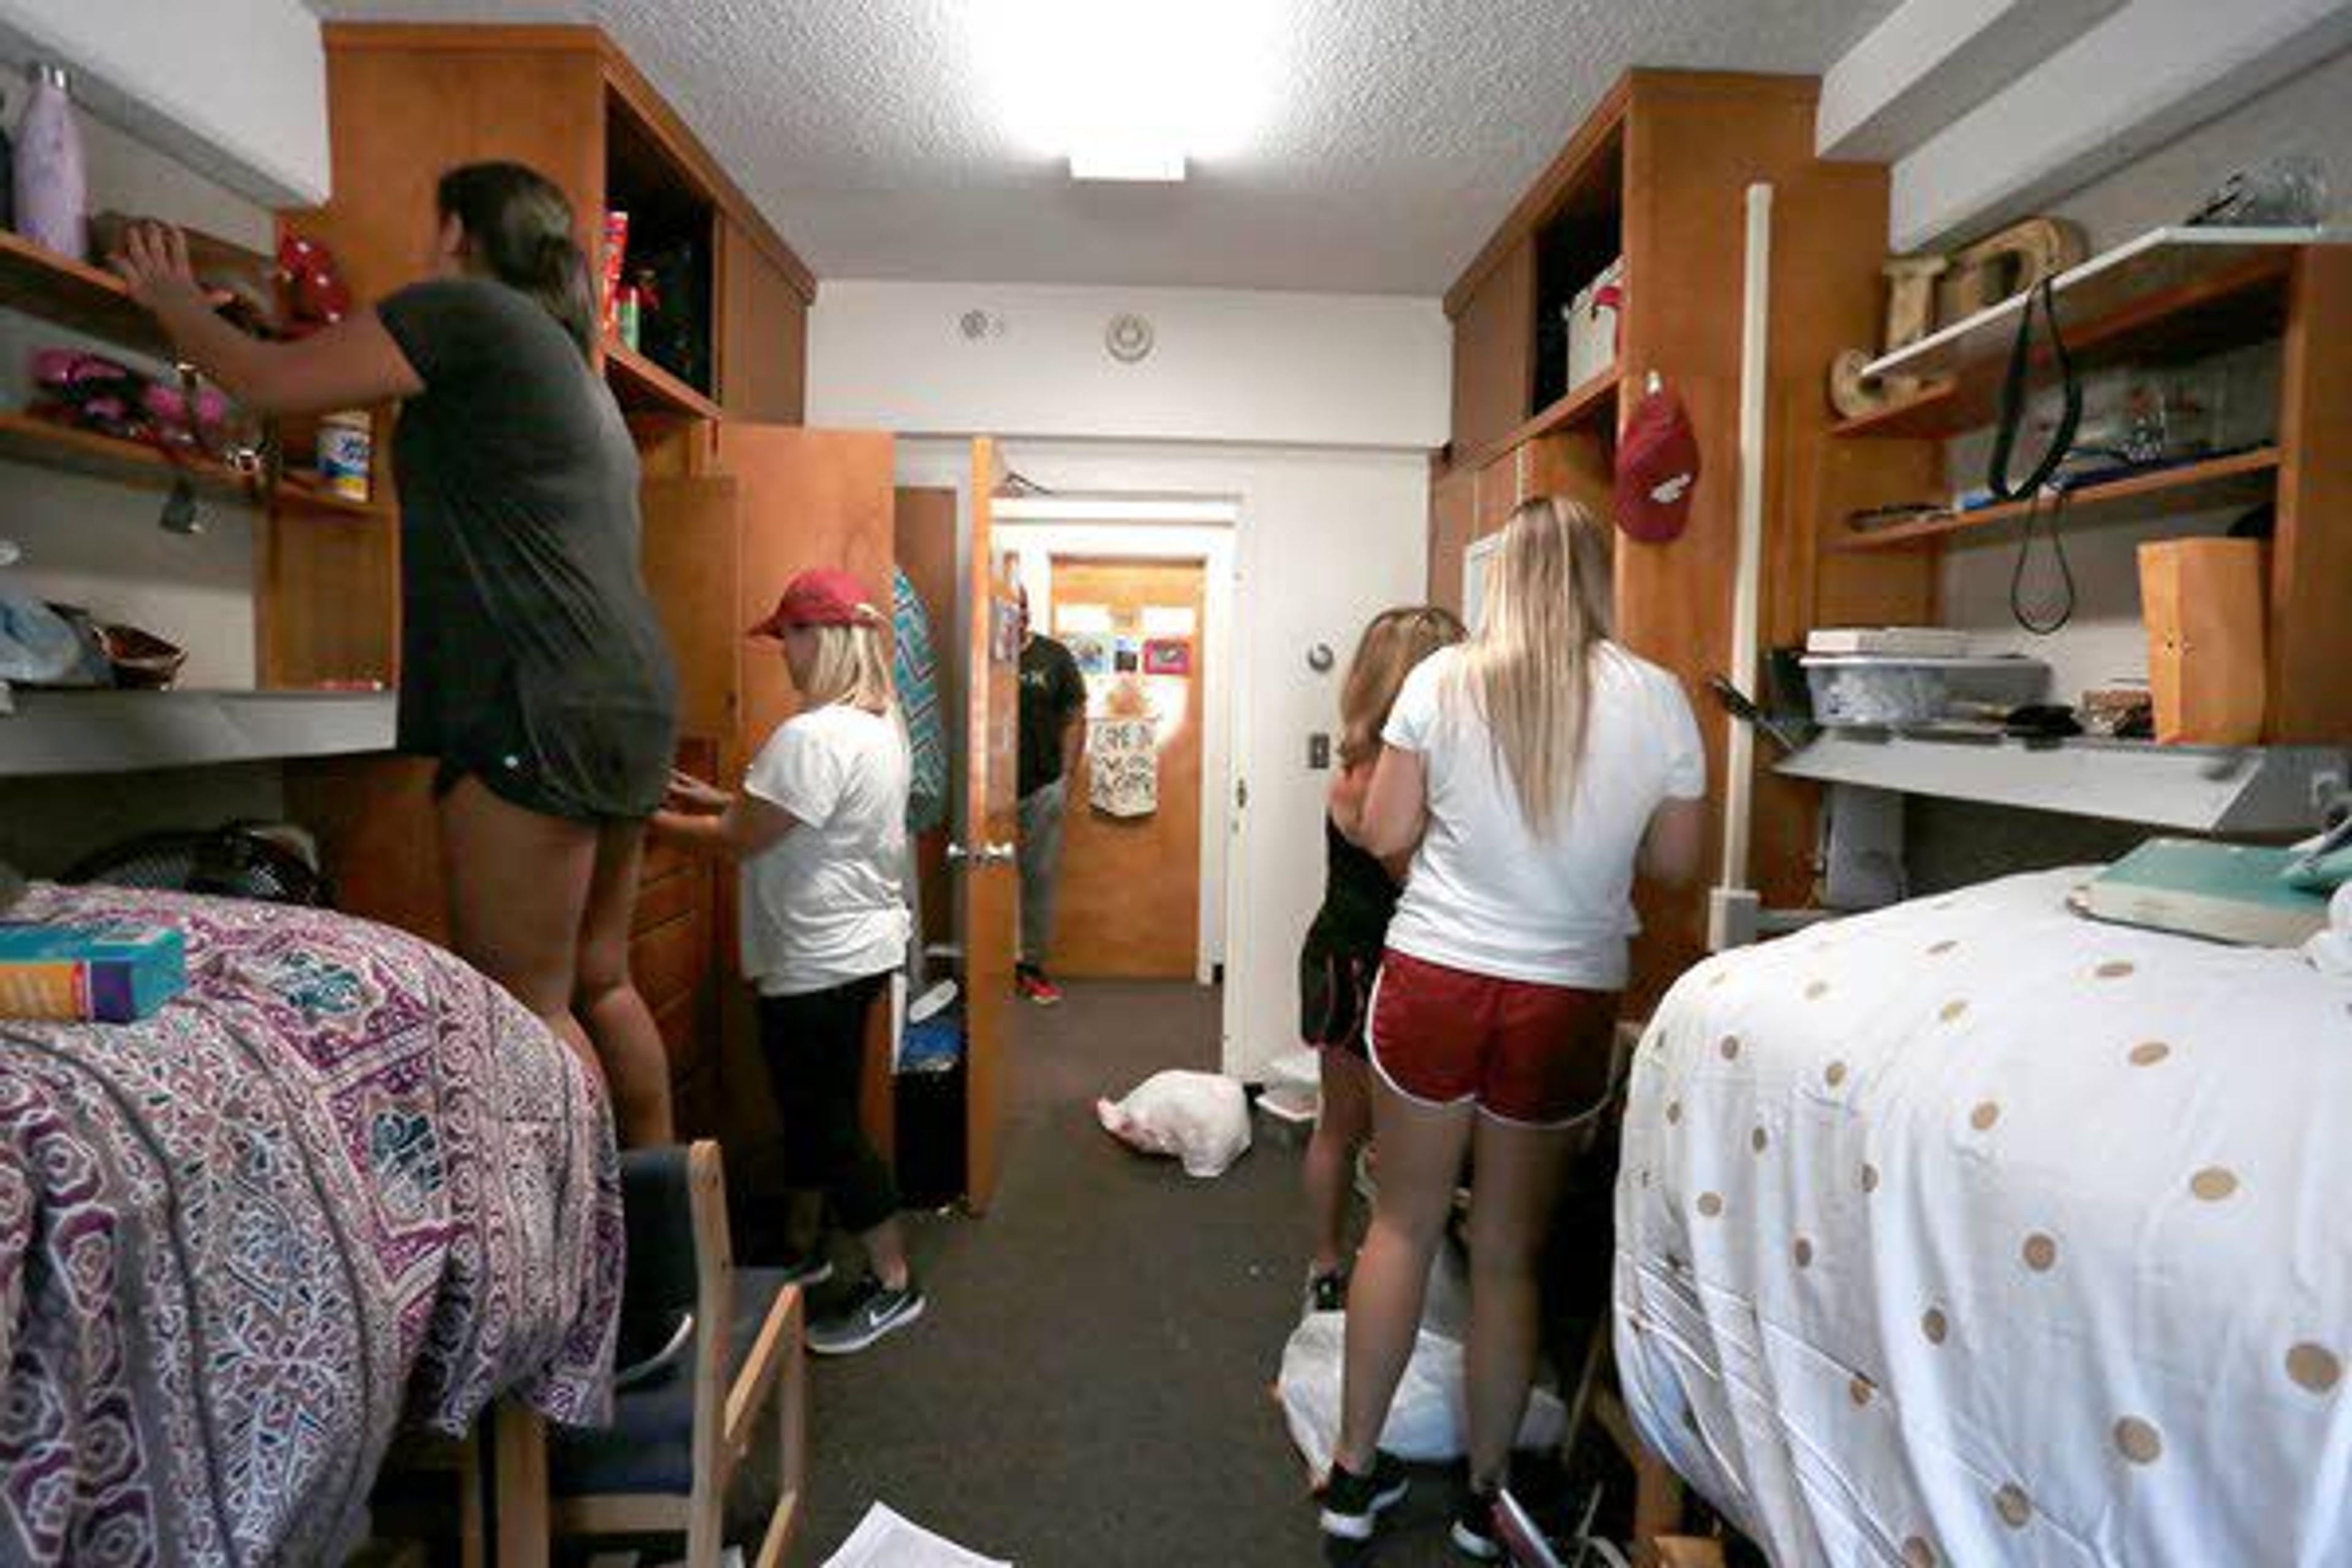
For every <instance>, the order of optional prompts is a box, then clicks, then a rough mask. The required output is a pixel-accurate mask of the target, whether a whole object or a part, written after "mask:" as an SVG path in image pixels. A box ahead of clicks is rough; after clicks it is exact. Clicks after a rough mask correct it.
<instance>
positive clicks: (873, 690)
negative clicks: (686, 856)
mask: <svg viewBox="0 0 2352 1568" xmlns="http://www.w3.org/2000/svg"><path fill="white" fill-rule="evenodd" d="M883 625H884V620H883V613H882V610H881V608H880V601H878V600H877V599H876V598H875V597H874V596H873V595H871V594H870V593H868V592H867V591H866V586H865V584H862V583H860V582H858V580H857V579H856V577H853V576H851V575H850V574H848V573H846V572H833V571H818V572H803V573H802V574H800V575H799V576H797V577H795V578H793V581H792V583H791V584H790V585H789V586H788V587H786V588H785V590H784V596H783V599H782V602H780V603H779V604H778V605H776V611H775V614H773V615H772V616H769V617H768V618H767V619H766V620H764V621H762V622H761V623H760V624H759V625H758V626H754V627H753V628H752V630H751V635H752V636H754V637H773V638H775V639H777V640H778V641H781V642H782V644H783V649H784V664H785V666H786V668H789V669H790V670H791V672H792V678H793V686H794V687H795V688H796V689H798V690H799V692H800V694H801V703H802V708H801V711H800V713H799V715H798V716H797V717H794V718H792V719H789V720H786V721H784V722H783V723H782V724H781V725H779V726H778V727H777V729H776V732H775V733H774V734H772V735H771V736H769V737H768V741H767V743H766V744H765V745H763V746H761V748H760V754H759V755H758V756H757V757H754V758H753V759H752V761H751V767H750V769H749V770H748V771H746V772H745V773H744V775H743V787H742V789H741V791H740V793H738V794H735V795H729V794H727V793H726V792H725V791H723V790H719V789H714V788H713V787H711V786H710V785H709V784H705V783H703V782H702V781H701V780H699V779H690V778H687V777H685V776H683V775H680V776H679V778H678V779H677V782H676V784H674V785H673V786H672V789H671V792H670V808H669V809H668V810H667V811H665V812H663V813H662V814H661V815H660V816H657V817H656V818H655V819H654V829H655V831H656V833H658V834H659V835H661V836H662V837H664V838H669V839H675V840H677V841H678V842H680V843H683V844H686V845H688V846H689V847H694V848H698V849H699V850H701V851H702V852H704V853H706V854H711V855H717V856H720V857H723V858H727V859H730V860H732V861H735V862H736V863H737V864H738V865H740V867H741V868H742V870H741V874H740V878H739V881H740V887H741V896H742V903H743V911H742V916H741V925H742V933H743V973H745V974H746V975H747V976H748V977H750V979H751V983H752V984H754V985H755V986H757V987H758V989H759V993H760V1046H761V1052H762V1054H763V1055H765V1056H766V1058H767V1059H768V1078H769V1081H770V1083H771V1084H772V1086H773V1088H774V1090H775V1095H776V1109H777V1110H778V1112H779V1113H780V1117H781V1120H782V1123H783V1128H782V1131H783V1157H784V1180H785V1183H786V1184H788V1185H789V1186H790V1187H791V1188H792V1189H793V1209H792V1212H791V1214H789V1215H787V1216H786V1218H787V1230H788V1233H789V1234H788V1237H787V1240H788V1241H789V1243H790V1245H791V1246H792V1247H793V1253H794V1258H793V1263H792V1264H791V1266H790V1272H791V1275H792V1277H793V1281H794V1282H795V1283H798V1284H803V1285H814V1284H817V1283H820V1282H821V1281H823V1280H824V1279H827V1278H829V1277H830V1276H831V1275H832V1273H833V1267H832V1265H831V1264H830V1263H828V1262H826V1261H825V1258H824V1251H823V1249H822V1247H821V1246H820V1245H819V1244H820V1242H821V1239H822V1237H823V1221H824V1206H825V1205H827V1204H830V1205H831V1206H832V1209H833V1215H834V1218H835V1220H837V1221H839V1222H840V1225H841V1227H842V1228H843V1229H845V1230H846V1231H849V1232H850V1233H851V1234H853V1235H855V1236H856V1237H857V1239H858V1241H859V1242H860V1244H861V1245H862V1246H863V1247H864V1248H865V1251H866V1267H867V1270H868V1272H867V1275H866V1279H864V1280H862V1281H861V1282H860V1283H859V1285H858V1288H857V1289H856V1290H855V1291H854V1292H852V1293H851V1295H850V1297H849V1299H848V1300H846V1301H845V1302H843V1303H841V1304H840V1305H839V1306H837V1307H835V1309H834V1310H831V1311H829V1312H827V1313H825V1314H824V1316H822V1317H820V1318H818V1319H816V1320H814V1321H812V1322H811V1323H810V1324H809V1329H808V1348H809V1349H811V1350H813V1351H814V1352H817V1353H818V1354H820V1355H846V1354H849V1353H851V1352H856V1351H861V1350H864V1349H865V1348H866V1346H868V1345H870V1344H872V1343H873V1342H875V1341H877V1340H878V1339H880V1338H882V1337H883V1336H884V1335H885V1334H888V1333H891V1332H893V1331H897V1330H898V1329H902V1328H905V1327H906V1326H907V1325H908V1324H909V1323H912V1322H913V1321H915V1320H916V1319H918V1318H919V1317H921V1316H922V1315H923V1293H922V1291H921V1290H920V1289H918V1288H917V1287H916V1284H915V1278H914V1275H913V1273H912V1272H911V1271H910V1269H909V1268H908V1263H907V1242H906V1235H905V1229H904V1227H903V1226H901V1225H900V1224H899V1222H898V1185H897V1184H896V1183H895V1182H894V1181H893V1180H892V1178H891V1175H890V1167H889V1165H888V1164H887V1163H886V1162H885V1161H884V1160H883V1158H882V1156H881V1155H880V1154H879V1153H877V1152H876V1150H875V1148H874V1145H873V1144H872V1143H870V1142H867V1140H866V1131H865V1124H864V1121H862V1119H861V1118H860V1116H859V1114H858V1093H859V1090H860V1089H861V1088H862V1087H863V1085H864V1082H865V1068H866V1017H867V1016H868V1015H869V1014H870V1013H871V1012H872V1011H873V1008H874V1003H875V1001H876V999H877V997H879V996H880V995H881V994H883V992H884V991H885V990H886V989H887V988H888V986H889V984H890V976H891V975H892V974H894V973H897V972H898V968H899V966H900V965H901V964H903V963H905V962H906V960H907V942H908V939H909V937H910V936H911V935H912V927H913V921H912V920H911V919H910V918H909V917H908V912H907V901H906V897H905V894H904V891H903V889H902V887H901V884H900V880H899V871H900V868H902V867H903V866H905V864H906V863H907V794H908V785H909V784H910V782H911V779H912V775H913V771H914V764H913V762H912V759H911V757H910V755H909V751H908V742H907V731H906V726H905V724H904V723H903V722H902V721H900V719H899V717H898V705H897V702H896V700H895V699H894V696H893V693H892V690H891V685H890V655H889V652H888V649H887V647H886V646H885V644H884V641H883V631H882V628H883Z"/></svg>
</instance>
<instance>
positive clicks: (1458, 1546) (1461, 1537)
mask: <svg viewBox="0 0 2352 1568" xmlns="http://www.w3.org/2000/svg"><path fill="white" fill-rule="evenodd" d="M1495 1500H1496V1499H1495V1494H1494V1493H1493V1492H1482V1491H1479V1490H1476V1489H1474V1488H1471V1487H1464V1488H1463V1489H1462V1499H1461V1500H1460V1501H1459V1502H1457V1503H1455V1504H1454V1529H1453V1531H1452V1534H1453V1536H1454V1551H1456V1552H1460V1553H1462V1555H1463V1556H1465V1557H1471V1558H1475V1559H1476V1560H1477V1561H1479V1562H1481V1563H1493V1562H1496V1561H1497V1560H1498V1559H1500V1558H1501V1557H1502V1555H1503V1534H1502V1531H1501V1529H1500V1528H1499V1527H1497V1526H1496V1523H1495Z"/></svg>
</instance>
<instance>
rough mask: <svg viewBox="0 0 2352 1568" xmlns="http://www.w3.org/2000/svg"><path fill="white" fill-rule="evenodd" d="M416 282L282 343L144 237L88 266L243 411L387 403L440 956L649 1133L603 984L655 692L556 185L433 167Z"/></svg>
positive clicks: (656, 1139) (661, 738) (651, 1051)
mask: <svg viewBox="0 0 2352 1568" xmlns="http://www.w3.org/2000/svg"><path fill="white" fill-rule="evenodd" d="M436 205H437V208H438V211H437V215H436V216H437V225H436V229H435V232H434V237H433V244H432V248H431V250H430V253H429V255H428V257H427V268H428V271H429V272H430V277H429V278H428V279H426V280H425V281H423V282H419V283H414V284H411V285H410V286H409V287H407V288H405V289H401V290H400V291H399V292H397V293H395V294H394V295H392V296H391V297H390V298H388V299H386V300H383V302H382V303H380V304H378V305H377V306H375V307H374V308H373V310H355V311H353V312H352V314H350V315H349V316H347V317H345V318H344V319H343V320H342V321H339V322H337V323H336V324H334V325H333V326H331V327H328V328H326V329H324V330H323V331H319V332H318V333H316V334H314V335H312V336H310V337H307V338H303V339H300V340H299V341H297V342H259V341H257V340H256V339H253V338H250V337H247V335H245V334H244V333H243V332H241V331H237V330H236V328H234V327H232V326H230V325H229V324H228V323H227V322H226V321H222V320H221V319H220V318H219V317H217V316H216V315H215V314H214V313H213V310H212V307H211V303H210V301H209V300H207V299H206V297H205V291H204V289H202V288H201V287H200V286H199V285H198V283H197V282H196V280H195V279H194V275H193V273H192V272H191V271H190V269H189V266H188V254H187V247H186V243H185V241H184V239H183V238H182V237H181V235H180V234H179V232H178V231H177V230H175V229H172V228H169V227H166V226H160V225H152V224H150V225H141V226H137V227H135V228H134V229H133V230H132V231H131V234H130V235H129V237H128V238H127V240H126V242H125V246H124V253H123V254H122V255H121V256H119V257H117V258H114V265H115V268H116V270H118V271H119V272H121V274H122V277H123V279H124V280H125V281H127V282H128V283H129V284H130V286H131V295H132V297H133V298H135V299H136V300H138V301H139V302H140V303H141V304H142V305H144V306H146V307H147V308H148V309H149V310H152V311H153V312H154V314H155V317H156V319H157V320H158V321H161V322H162V324H163V329H164V331H166V332H167V333H169V334H170V336H171V339H172V342H173V345H174V347H175V348H176V349H177V351H178V353H179V354H180V356H181V357H182V358H183V359H185V360H187V361H189V362H190V363H194V365H196V366H197V367H198V368H199V369H201V370H203V371H204V372H205V374H208V375H210V376H211V377H212V378H213V379H214V380H215V381H216V382H218V383H219V384H220V385H221V386H222V388H223V389H224V390H225V391H226V392H227V393H228V395H230V396H231V397H233V398H235V399H236V401H237V402H238V403H240V404H242V405H245V406H246V407H247V408H249V409H252V410H254V411H255V412H257V413H259V414H264V415H282V414H316V413H326V412H329V411H331V410H334V409H339V408H354V407H365V406H369V405H374V404H379V403H384V402H389V401H391V400H393V399H394V398H398V399H400V400H402V409H401V416H400V421H399V427H398V431H397V436H396V439H395V441H394V447H393V470H394V476H395V478H396V479H397V481H398V487H399V491H400V503H401V552H400V567H401V663H400V723H399V742H398V743H399V748H400V750H402V751H404V752H410V753H413V754H416V755H422V756H427V757H432V758H435V759H436V760H437V762H438V763H439V764H440V765H439V771H438V773H437V775H436V779H435V781H434V796H435V799H436V803H437V815H438V819H439V827H440V840H441V867H442V877H443V881H444V884H445V887H446V897H447V900H448V916H449V942H450V946H451V947H452V948H453V949H455V950H456V952H457V954H458V955H459V956H460V957H462V958H464V959H466V960H467V962H469V963H472V964H473V965H474V966H475V967H476V968H478V969H479V970H481V971H482V972H483V973H486V974H488V976H489V977H490V978H491V979H493V980H495V981H497V982H498V983H499V984H501V985H503V986H505V987H506V989H507V990H508V991H509V992H511V993H512V994H514V996H515V997H516V999H517V1000H519V1001H520V1002H521V1003H522V1005H524V1006H526V1007H528V1008H530V1010H531V1011H532V1012H533V1013H535V1014H537V1015H538V1016H540V1018H541V1020H543V1021H544V1022H545V1023H546V1024H547V1026H549V1027H550V1028H551V1029H553V1030H554V1031H555V1032H556V1033H557V1034H558V1035H560V1036H562V1038H563V1039H564V1041H565V1042H566V1043H567V1044H568V1045H570V1046H571V1047H572V1049H573V1050H575V1051H576V1052H578V1053H579V1054H580V1056H581V1058H583V1060H585V1061H586V1062H587V1063H588V1064H589V1065H590V1066H591V1067H595V1068H601V1070H602V1075H603V1077H604V1081H605V1083H606V1085H607V1086H608V1088H609V1089H610V1090H611V1092H612V1098H613V1104H614V1114H615V1117H616V1119H617V1121H618V1122H619V1127H620V1135H621V1141H622V1142H624V1143H625V1144H631V1145H643V1144H653V1143H667V1142H670V1141H671V1129H670V1109H669V1069H668V1058H667V1055H666V1054H665V1053H664V1051H663V1049H662V1043H661V1036H660V1034H659V1033H658V1031H657V1030H656V1028H655V1026H654V1021H653V1017H652V1016H651V1015H650V1014H649V1013H648V1012H647V1011H646V1005H645V1002H644V1000H643V999H642V998H641V997H640V996H639V995H638V994H637V991H636V988H635V984H633V983H632V981H631V979H630V976H629V967H628V942H629V921H630V915H631V913H632V910H633V909H634V906H635V900H636V889H637V865H638V858H639V852H640V849H641V847H642V846H643V842H644V837H645V823H646V818H647V817H648V816H651V815H652V813H653V811H654V809H655V807H656V806H657V805H660V804H661V798H662V791H663V788H664V786H665V784H666V782H667V778H668V773H669V765H670V761H671V756H672V752H673V750H674V747H675V738H676V731H677V682H676V678H675V676H674V674H673V672H672V670H671V667H670V658H669V650H668V647H667V643H666V642H665V640H664V638H663V635H662V629H661V623H660V621H659V620H658V618H657V617H656V615H655V611H654V606H653V603H652V601H651V600H650V599H649V598H648V597H647V595H646V588H645V583H644V580H643V578H642V577H641V576H640V575H639V573H638V566H637V535H638V518H637V453H636V447H635V444H634V443H633V442H632V441H631V439H630V437H629V431H628V427H627V426H626V425H625V423H623V421H622V418H621V412H620V409H619V408H618V407H617V406H615V405H614V401H613V395H612V394H611V393H610V392H609V391H608V390H607V389H606V388H605V385H604V380H603V378H602V377H601V376H599V375H598V374H596V369H595V363H594V355H595V336H594V334H595V322H596V319H597V311H596V301H595V296H594V293H593V289H592V288H591V286H590V284H589V268H588V262H587V258H586V257H585V256H583V254H582V252H581V249H580V247H579V246H578V245H577V244H576V243H574V241H573V239H572V207H571V204H570V203H569V202H567V201H566V200H565V199H564V196H563V193H562V191H560V190H559V189H557V188H556V186H555V185H554V184H552V183H551V182H550V181H549V180H547V179H546V178H545V177H544V176H542V175H540V174H535V173H533V172H532V171H531V170H530V169H526V168H524V167H522V166H521V165H520V164H516V163H474V164H468V165H467V166H465V167H463V168H458V169H452V170H451V171H449V172H448V173H447V174H444V175H443V176H442V177H441V182H440V186H439V190H438V195H437V203H436Z"/></svg>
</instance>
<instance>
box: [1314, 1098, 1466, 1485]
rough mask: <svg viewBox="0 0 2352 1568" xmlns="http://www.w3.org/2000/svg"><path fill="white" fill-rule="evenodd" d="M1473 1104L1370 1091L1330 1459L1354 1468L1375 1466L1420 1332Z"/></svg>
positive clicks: (1459, 1173) (1360, 1470) (1353, 1469)
mask: <svg viewBox="0 0 2352 1568" xmlns="http://www.w3.org/2000/svg"><path fill="white" fill-rule="evenodd" d="M1475 1115H1476V1112H1475V1110H1473V1109H1472V1107H1471V1106H1470V1105H1469V1104H1468V1102H1466V1101H1465V1102H1464V1103H1463V1104H1460V1105H1448V1106H1442V1107H1434V1108H1433V1107H1430V1106H1424V1105H1416V1104H1414V1103H1413V1102H1412V1100H1407V1099H1406V1098H1405V1097H1404V1096H1402V1095H1401V1094H1399V1093H1397V1091H1396V1090H1394V1089H1391V1088H1389V1087H1388V1085H1386V1084H1384V1083H1383V1084H1381V1085H1380V1086H1379V1087H1378V1088H1377V1089H1374V1090H1373V1091H1372V1137H1373V1139H1374V1141H1375V1142H1377V1143H1378V1144H1379V1146H1380V1151H1381V1166H1380V1183H1379V1187H1378V1190H1377V1192H1376V1193H1375V1194H1374V1196H1373V1199H1372V1227H1371V1230H1370V1234H1368V1235H1367V1236H1366V1237H1364V1249H1363V1251H1361V1252H1360V1253H1359V1254H1357V1256H1356V1275H1355V1279H1353V1280H1352V1281H1351V1282H1350V1283H1349V1287H1348V1352H1347V1371H1346V1374H1345V1377H1344V1379H1343V1381H1342V1383H1341V1385H1340V1389H1341V1392H1340V1399H1339V1445H1338V1447H1337V1448H1336V1449H1335V1451H1334V1453H1333V1456H1332V1457H1333V1458H1334V1459H1335V1460H1336V1461H1337V1462H1338V1463H1339V1464H1342V1465H1345V1466H1346V1467H1347V1468H1349V1470H1350V1471H1353V1472H1354V1473H1356V1474H1358V1475H1361V1474H1364V1473H1365V1472H1366V1471H1367V1470H1368V1469H1369V1468H1370V1466H1371V1462H1372V1452H1373V1450H1374V1449H1375V1448H1376V1447H1379V1445H1380V1438H1381V1428H1382V1427H1384V1426H1387V1425H1388V1419H1389V1403H1390V1401H1391V1400H1392V1399H1394V1398H1395V1397H1396V1386H1397V1380H1398V1379H1399V1378H1401V1377H1402V1376H1403V1375H1404V1368H1405V1363H1407V1362H1408V1361H1410V1360H1411V1359H1412V1346H1413V1341H1414V1339H1415V1338H1416V1337H1417V1336H1418V1335H1419V1334H1420V1331H1421V1307H1422V1298H1423V1296H1424V1295H1425V1294H1426V1293H1427V1292H1428V1289H1429V1266H1430V1262H1431V1260H1432V1259H1433V1258H1435V1257H1436V1256H1437V1247H1438V1243H1439V1242H1441V1241H1443V1240H1444V1237H1445V1221H1446V1217H1447V1216H1448V1215H1450V1214H1451V1213H1452V1212H1453V1208H1454V1184H1455V1183H1456V1181H1457V1180H1458V1179H1459V1178H1460V1176H1461V1174H1462V1155H1463V1152H1464V1151H1465V1150H1466V1149H1467V1148H1468V1147H1469V1143H1470V1123H1471V1121H1472V1119H1473V1118H1474V1117H1475Z"/></svg>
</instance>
